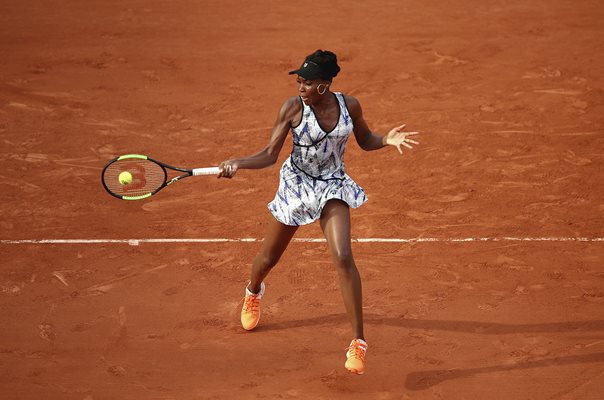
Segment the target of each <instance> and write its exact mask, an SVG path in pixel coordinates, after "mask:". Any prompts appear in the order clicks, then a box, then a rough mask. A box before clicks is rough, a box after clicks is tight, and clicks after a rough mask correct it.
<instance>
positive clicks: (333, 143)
mask: <svg viewBox="0 0 604 400" xmlns="http://www.w3.org/2000/svg"><path fill="white" fill-rule="evenodd" d="M333 95H334V96H335V97H336V99H337V101H338V105H339V107H340V116H339V118H338V123H337V124H336V126H335V128H334V129H332V130H331V131H326V130H325V129H323V128H322V127H321V126H320V125H319V121H318V120H317V117H316V115H315V113H314V111H313V109H312V108H311V107H310V106H307V105H306V104H304V102H303V101H302V100H301V99H300V102H301V103H302V120H301V121H300V123H299V124H298V126H296V127H294V128H292V136H293V142H294V146H293V149H292V153H291V155H290V156H289V157H288V158H287V160H285V162H284V163H283V165H282V167H281V171H280V174H279V188H278V189H277V194H276V195H275V198H274V199H273V201H271V202H270V203H269V204H268V209H269V210H270V212H271V213H272V214H273V216H274V217H275V218H276V219H277V220H278V221H279V222H281V223H283V224H286V225H293V226H298V225H305V224H310V223H311V222H314V221H316V220H317V219H319V218H320V217H321V211H322V210H323V207H324V206H325V203H327V201H329V200H331V199H338V200H342V201H344V202H345V203H347V204H348V205H349V206H350V207H352V208H357V207H359V206H360V205H361V204H363V203H364V202H365V201H367V197H366V196H365V191H364V190H363V188H362V187H360V186H359V185H357V184H356V182H355V181H353V180H352V179H351V178H350V177H349V176H348V175H347V174H346V172H345V170H344V151H345V150H346V142H347V141H348V138H349V137H350V134H351V133H352V129H353V124H352V119H351V118H350V114H349V113H348V108H347V107H346V102H345V100H344V96H343V95H342V93H333Z"/></svg>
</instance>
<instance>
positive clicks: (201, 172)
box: [193, 167, 220, 176]
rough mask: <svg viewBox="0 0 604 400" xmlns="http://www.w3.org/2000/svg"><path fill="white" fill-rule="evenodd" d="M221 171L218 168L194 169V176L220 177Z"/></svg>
mask: <svg viewBox="0 0 604 400" xmlns="http://www.w3.org/2000/svg"><path fill="white" fill-rule="evenodd" d="M218 172H220V169H219V168H218V167H208V168H194V169H193V176H198V175H218Z"/></svg>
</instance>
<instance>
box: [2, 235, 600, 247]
mask: <svg viewBox="0 0 604 400" xmlns="http://www.w3.org/2000/svg"><path fill="white" fill-rule="evenodd" d="M262 240H263V239H258V238H235V239H228V238H207V239H201V238H198V239H195V238H190V239H187V238H179V239H167V238H166V239H161V238H158V239H21V240H7V239H3V240H0V244H4V245H8V244H110V243H118V244H129V245H131V246H138V245H139V244H141V243H250V242H251V243H255V242H262ZM352 241H353V242H354V243H434V242H436V243H462V242H604V237H509V236H503V237H466V238H435V237H419V238H407V239H405V238H353V239H352ZM292 242H298V243H324V242H325V239H323V238H320V239H315V238H294V239H292Z"/></svg>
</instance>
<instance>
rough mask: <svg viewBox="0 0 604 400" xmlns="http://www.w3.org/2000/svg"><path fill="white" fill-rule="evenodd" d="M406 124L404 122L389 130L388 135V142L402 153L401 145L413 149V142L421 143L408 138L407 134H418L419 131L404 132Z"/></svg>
mask: <svg viewBox="0 0 604 400" xmlns="http://www.w3.org/2000/svg"><path fill="white" fill-rule="evenodd" d="M405 126H406V125H405V124H403V125H401V126H399V127H396V128H394V129H392V130H391V131H390V132H388V134H387V135H386V144H387V145H390V146H395V147H396V149H397V150H398V152H399V153H401V154H403V149H402V148H401V145H403V146H405V147H407V148H409V149H412V148H413V147H411V144H419V142H416V141H415V140H413V139H407V136H411V135H417V134H418V133H419V132H403V129H405ZM410 143H411V144H410Z"/></svg>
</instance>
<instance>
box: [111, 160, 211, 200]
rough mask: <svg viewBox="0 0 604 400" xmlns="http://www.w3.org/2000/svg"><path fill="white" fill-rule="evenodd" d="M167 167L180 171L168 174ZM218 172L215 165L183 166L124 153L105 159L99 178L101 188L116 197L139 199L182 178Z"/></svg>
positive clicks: (149, 195)
mask: <svg viewBox="0 0 604 400" xmlns="http://www.w3.org/2000/svg"><path fill="white" fill-rule="evenodd" d="M168 169H169V170H172V171H176V172H179V173H182V174H181V175H178V176H176V177H174V178H169V177H168V171H167V170H168ZM218 172H219V169H218V167H209V168H195V169H184V168H178V167H173V166H171V165H168V164H164V163H163V162H161V161H157V160H154V159H152V158H150V157H147V156H143V155H140V154H126V155H123V156H119V157H117V158H114V159H113V160H111V161H109V163H108V164H107V165H106V166H105V168H103V172H102V173H101V181H102V182H103V187H104V188H105V190H107V192H109V194H110V195H112V196H115V197H117V198H118V199H122V200H142V199H146V198H148V197H151V196H153V195H154V194H156V193H157V192H159V191H160V190H162V189H163V188H165V187H166V186H169V185H171V184H173V183H174V182H178V181H179V180H181V179H183V178H187V177H189V176H198V175H216V174H218Z"/></svg>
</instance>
